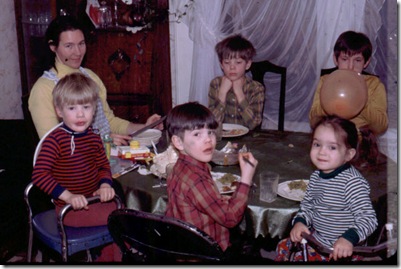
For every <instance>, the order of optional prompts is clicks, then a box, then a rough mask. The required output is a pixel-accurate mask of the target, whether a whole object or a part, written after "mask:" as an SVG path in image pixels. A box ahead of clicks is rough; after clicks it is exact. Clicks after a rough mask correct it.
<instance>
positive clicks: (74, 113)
mask: <svg viewBox="0 0 401 269" xmlns="http://www.w3.org/2000/svg"><path fill="white" fill-rule="evenodd" d="M56 112H57V115H58V116H59V117H60V118H62V119H63V121H64V123H65V124H66V125H67V126H68V127H69V128H71V129H72V130H73V131H75V132H83V131H85V130H86V129H87V128H88V127H89V126H90V125H91V123H92V120H93V116H94V114H95V105H94V104H91V103H87V104H83V105H78V104H75V105H65V106H63V107H62V108H61V109H60V108H57V107H56Z"/></svg>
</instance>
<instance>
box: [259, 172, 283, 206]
mask: <svg viewBox="0 0 401 269" xmlns="http://www.w3.org/2000/svg"><path fill="white" fill-rule="evenodd" d="M279 178H280V176H279V174H277V173H275V172H271V171H262V172H261V173H260V174H259V188H260V194H259V199H260V200H261V201H264V202H267V203H271V202H273V201H275V200H276V198H277V189H278V180H279Z"/></svg>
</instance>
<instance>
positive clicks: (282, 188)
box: [277, 179, 309, 202]
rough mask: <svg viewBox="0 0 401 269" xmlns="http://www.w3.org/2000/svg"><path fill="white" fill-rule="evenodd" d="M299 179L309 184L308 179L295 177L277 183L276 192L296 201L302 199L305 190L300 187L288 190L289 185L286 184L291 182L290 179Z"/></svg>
mask: <svg viewBox="0 0 401 269" xmlns="http://www.w3.org/2000/svg"><path fill="white" fill-rule="evenodd" d="M299 180H303V181H304V182H305V183H306V184H309V180H307V179H295V180H289V181H285V182H282V183H280V184H278V190H277V194H278V195H280V196H282V197H284V198H287V199H290V200H293V201H298V202H300V201H302V199H304V196H305V192H304V191H302V190H301V189H292V190H290V187H289V186H288V184H289V183H291V182H292V181H299Z"/></svg>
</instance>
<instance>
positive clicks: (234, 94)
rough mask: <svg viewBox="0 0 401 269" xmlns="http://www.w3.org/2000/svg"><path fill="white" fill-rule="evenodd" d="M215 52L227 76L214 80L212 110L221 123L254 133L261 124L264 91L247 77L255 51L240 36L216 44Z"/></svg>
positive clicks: (258, 84) (211, 96)
mask: <svg viewBox="0 0 401 269" xmlns="http://www.w3.org/2000/svg"><path fill="white" fill-rule="evenodd" d="M215 49H216V53H217V55H218V57H219V61H220V67H221V69H222V70H223V72H224V76H219V77H216V78H214V79H213V80H212V81H211V82H210V87H209V104H208V106H209V109H210V110H211V111H212V112H213V114H214V115H215V117H216V119H217V121H218V122H219V123H220V124H221V123H223V122H224V123H236V124H240V125H244V126H246V127H248V128H249V129H251V130H253V129H255V128H256V127H258V126H259V125H260V124H261V123H262V113H263V106H264V102H265V88H264V87H263V85H262V84H260V83H259V82H257V81H254V80H252V79H251V78H249V77H247V76H245V73H246V71H247V70H248V69H249V68H250V67H251V65H252V58H253V57H254V56H255V54H256V50H255V48H254V47H253V45H252V43H251V42H249V41H248V40H247V39H245V38H243V37H242V36H241V35H233V36H230V37H227V38H226V39H224V40H222V41H220V42H219V43H217V45H216V47H215Z"/></svg>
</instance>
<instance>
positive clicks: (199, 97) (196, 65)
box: [170, 0, 396, 132]
mask: <svg viewBox="0 0 401 269" xmlns="http://www.w3.org/2000/svg"><path fill="white" fill-rule="evenodd" d="M384 2H385V0H352V1H350V0H337V1H332V0H302V1H289V0H284V1H283V0H220V1H216V0H194V1H188V0H175V1H172V4H173V5H172V6H171V7H170V8H174V9H182V8H183V7H184V5H186V4H188V3H190V8H188V10H187V12H186V15H185V16H183V17H182V20H183V22H184V23H186V24H187V25H188V27H189V35H190V38H191V40H192V41H193V44H194V48H193V62H192V74H191V87H190V92H189V101H198V102H200V103H202V104H204V105H207V93H208V89H209V83H210V81H211V80H212V79H213V78H214V77H216V76H218V75H222V71H221V69H220V67H219V63H218V58H217V55H216V53H215V51H214V46H215V44H216V43H217V42H219V41H220V40H222V39H223V38H225V37H227V36H229V35H232V34H234V33H240V34H242V35H243V36H244V37H246V38H248V39H249V40H250V41H251V42H252V43H253V44H254V46H255V48H256V50H257V55H256V56H255V58H254V61H262V60H269V61H270V62H272V63H274V64H276V65H279V66H284V67H287V85H286V103H285V124H284V128H285V130H291V131H304V132H309V131H310V127H309V119H308V113H309V109H310V106H311V104H312V99H313V94H314V91H315V88H316V86H317V82H318V79H319V76H320V70H321V69H322V68H330V67H334V63H333V58H332V51H333V46H334V42H335V40H336V39H337V37H338V36H339V34H340V33H342V32H344V31H346V30H354V31H361V32H364V33H366V34H367V35H368V36H369V38H370V39H371V41H372V44H373V47H374V48H377V36H378V31H379V29H380V28H381V26H382V17H381V15H380V10H381V9H382V6H383V3H384ZM376 66H377V57H376V54H374V56H373V59H372V62H371V64H370V65H369V68H368V70H367V71H368V72H372V73H376V74H378V72H377V69H376ZM379 72H380V70H379ZM395 74H396V72H395ZM249 75H250V74H249ZM379 75H380V74H379ZM264 79H265V85H266V88H267V92H266V100H265V110H264V113H263V123H262V128H265V129H276V128H277V124H278V103H279V89H280V77H279V76H278V75H274V74H270V73H268V74H266V76H265V78H264Z"/></svg>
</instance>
